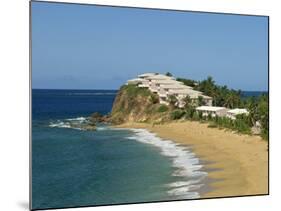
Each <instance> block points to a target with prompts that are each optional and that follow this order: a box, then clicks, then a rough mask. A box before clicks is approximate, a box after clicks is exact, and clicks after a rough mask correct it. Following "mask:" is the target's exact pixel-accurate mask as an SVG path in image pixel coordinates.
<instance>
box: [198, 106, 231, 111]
mask: <svg viewBox="0 0 281 211" xmlns="http://www.w3.org/2000/svg"><path fill="white" fill-rule="evenodd" d="M225 109H227V108H225V107H217V106H199V107H197V108H196V110H197V111H220V110H225Z"/></svg>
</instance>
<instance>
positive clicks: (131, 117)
mask: <svg viewBox="0 0 281 211" xmlns="http://www.w3.org/2000/svg"><path fill="white" fill-rule="evenodd" d="M169 110H170V108H169V106H163V105H160V104H159V98H158V96H157V95H155V94H153V93H152V92H150V91H149V90H148V89H146V88H139V87H137V86H135V85H124V86H122V87H121V88H120V90H119V91H118V93H117V96H116V98H115V100H114V103H113V107H112V111H111V115H110V122H111V123H112V124H122V123H124V122H151V121H153V122H154V123H157V122H159V123H160V122H162V121H165V120H166V119H168V113H169Z"/></svg>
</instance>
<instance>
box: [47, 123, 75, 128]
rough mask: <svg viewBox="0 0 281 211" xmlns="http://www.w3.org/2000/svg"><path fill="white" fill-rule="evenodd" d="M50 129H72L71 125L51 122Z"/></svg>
mask: <svg viewBox="0 0 281 211" xmlns="http://www.w3.org/2000/svg"><path fill="white" fill-rule="evenodd" d="M49 127H60V128H71V126H70V124H69V123H67V122H63V121H56V122H51V123H50V124H49Z"/></svg>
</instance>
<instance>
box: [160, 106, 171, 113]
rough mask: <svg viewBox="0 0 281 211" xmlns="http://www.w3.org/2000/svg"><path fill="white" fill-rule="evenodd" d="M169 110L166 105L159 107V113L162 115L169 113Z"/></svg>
mask: <svg viewBox="0 0 281 211" xmlns="http://www.w3.org/2000/svg"><path fill="white" fill-rule="evenodd" d="M168 109H169V108H168V106H166V105H160V106H159V107H158V109H157V111H158V112H160V113H162V112H166V111H168Z"/></svg>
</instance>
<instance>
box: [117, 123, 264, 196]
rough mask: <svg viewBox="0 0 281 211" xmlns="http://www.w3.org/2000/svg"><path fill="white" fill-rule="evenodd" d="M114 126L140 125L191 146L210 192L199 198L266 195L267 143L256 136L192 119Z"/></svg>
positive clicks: (138, 126)
mask: <svg viewBox="0 0 281 211" xmlns="http://www.w3.org/2000/svg"><path fill="white" fill-rule="evenodd" d="M114 127H118V128H143V129H147V130H149V131H150V132H153V133H156V135H157V136H159V137H160V138H165V139H170V140H172V141H175V142H177V143H180V144H185V145H188V146H189V147H191V150H192V151H193V152H194V153H195V154H196V156H197V157H199V158H200V160H203V161H206V163H205V162H204V163H205V164H204V170H206V171H207V172H208V176H207V178H208V179H209V180H210V181H211V182H210V183H208V186H209V187H210V191H208V192H206V193H204V194H203V195H202V196H201V198H211V197H227V196H241V195H260V194H268V142H266V141H264V140H262V138H260V137H259V136H249V135H240V134H237V133H234V132H232V131H226V130H221V129H218V128H208V124H206V123H199V122H195V121H184V122H171V123H165V124H162V125H152V124H148V123H135V122H128V123H125V124H121V125H117V126H114Z"/></svg>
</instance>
